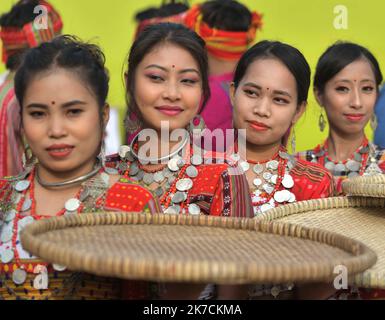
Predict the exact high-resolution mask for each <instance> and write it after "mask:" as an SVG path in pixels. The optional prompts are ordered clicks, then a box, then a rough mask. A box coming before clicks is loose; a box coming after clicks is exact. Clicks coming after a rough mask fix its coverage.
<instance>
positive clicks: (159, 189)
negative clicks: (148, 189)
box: [155, 187, 163, 197]
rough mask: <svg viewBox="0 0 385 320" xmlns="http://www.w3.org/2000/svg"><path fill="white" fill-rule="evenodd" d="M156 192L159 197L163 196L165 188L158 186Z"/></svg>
mask: <svg viewBox="0 0 385 320" xmlns="http://www.w3.org/2000/svg"><path fill="white" fill-rule="evenodd" d="M155 194H156V196H157V197H161V196H162V195H163V189H162V187H158V188H156V189H155Z"/></svg>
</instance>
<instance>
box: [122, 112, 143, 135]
mask: <svg viewBox="0 0 385 320" xmlns="http://www.w3.org/2000/svg"><path fill="white" fill-rule="evenodd" d="M124 127H125V129H126V132H127V133H128V134H133V133H135V132H136V131H138V130H139V129H140V128H141V127H142V123H141V121H140V120H139V119H138V117H137V116H136V115H135V114H133V113H131V112H127V115H126V118H125V119H124Z"/></svg>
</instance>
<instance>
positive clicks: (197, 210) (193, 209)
mask: <svg viewBox="0 0 385 320" xmlns="http://www.w3.org/2000/svg"><path fill="white" fill-rule="evenodd" d="M188 213H189V214H191V215H194V216H195V215H198V214H200V213H201V209H200V208H199V206H198V205H197V204H195V203H190V204H189V206H188Z"/></svg>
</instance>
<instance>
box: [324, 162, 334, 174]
mask: <svg viewBox="0 0 385 320" xmlns="http://www.w3.org/2000/svg"><path fill="white" fill-rule="evenodd" d="M335 167H336V165H335V164H334V162H331V161H328V162H326V163H325V168H326V169H328V170H329V171H330V172H333V171H334V168H335Z"/></svg>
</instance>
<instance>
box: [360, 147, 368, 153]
mask: <svg viewBox="0 0 385 320" xmlns="http://www.w3.org/2000/svg"><path fill="white" fill-rule="evenodd" d="M368 152H369V146H366V147H362V148H361V149H360V151H359V153H361V154H364V153H368Z"/></svg>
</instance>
